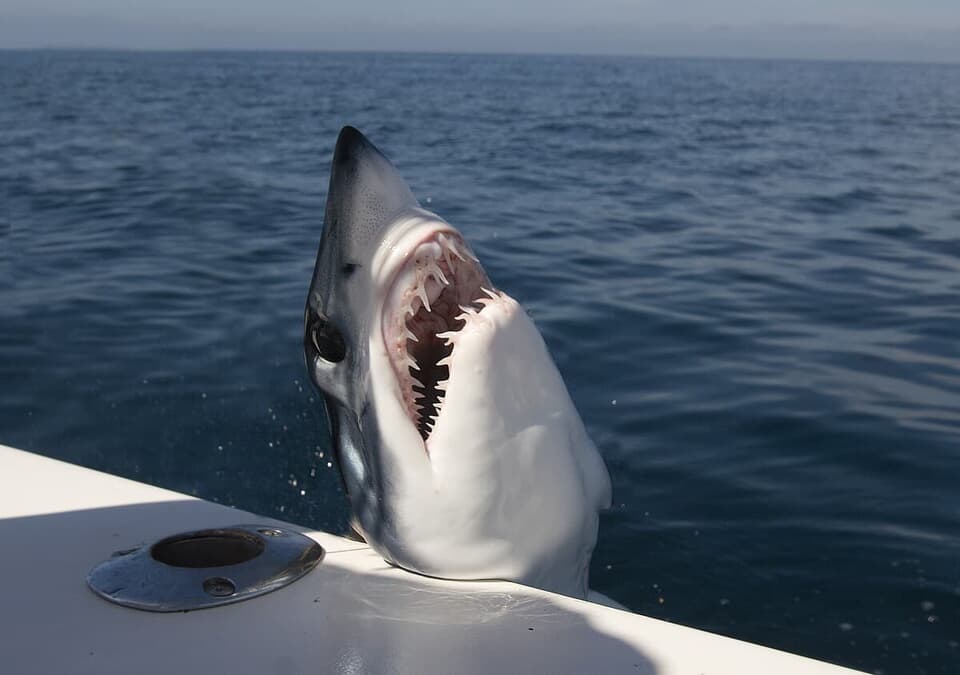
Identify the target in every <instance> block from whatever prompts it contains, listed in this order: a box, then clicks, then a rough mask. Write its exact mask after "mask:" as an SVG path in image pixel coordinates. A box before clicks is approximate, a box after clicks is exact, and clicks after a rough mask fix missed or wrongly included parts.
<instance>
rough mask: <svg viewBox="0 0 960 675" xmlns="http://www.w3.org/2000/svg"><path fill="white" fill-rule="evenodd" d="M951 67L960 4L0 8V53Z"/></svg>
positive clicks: (293, 3) (155, 1)
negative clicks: (675, 58) (567, 57)
mask: <svg viewBox="0 0 960 675" xmlns="http://www.w3.org/2000/svg"><path fill="white" fill-rule="evenodd" d="M44 46H78V47H127V48H148V49H158V48H159V49H169V48H203V47H209V48H239V49H333V50H389V51H393V50H403V51H490V52H561V53H563V52H574V53H626V54H650V55H702V56H772V57H801V58H853V59H891V60H923V61H930V60H933V61H960V0H791V1H788V0H578V1H576V2H573V1H570V0H558V1H550V0H473V1H472V2H455V1H446V2H445V1H442V0H406V1H401V0H394V1H391V0H340V1H339V2H329V1H325V0H313V1H310V0H149V1H146V0H0V47H44Z"/></svg>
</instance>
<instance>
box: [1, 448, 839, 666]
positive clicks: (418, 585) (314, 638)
mask: <svg viewBox="0 0 960 675" xmlns="http://www.w3.org/2000/svg"><path fill="white" fill-rule="evenodd" d="M261 522H262V523H267V524H270V523H273V524H277V521H275V520H272V519H269V518H262V517H259V516H256V515H252V514H249V513H247V512H243V511H238V510H236V509H231V508H228V507H224V506H219V505H216V504H211V503H209V502H205V501H202V500H199V499H193V498H190V497H187V496H185V495H181V494H178V493H175V492H170V491H167V490H162V489H159V488H155V487H151V486H148V485H143V484H140V483H136V482H133V481H129V480H126V479H123V478H117V477H115V476H110V475H107V474H103V473H99V472H96V471H91V470H89V469H83V468H80V467H77V466H73V465H70V464H66V463H63V462H59V461H56V460H52V459H48V458H44V457H40V456H38V455H34V454H30V453H27V452H23V451H20V450H15V449H12V448H7V447H5V446H0V542H2V544H0V579H2V582H0V673H3V674H4V675H32V674H34V673H35V674H37V675H41V674H42V675H57V674H60V673H63V674H71V675H72V674H74V673H76V674H81V673H91V674H92V673H96V674H98V675H102V674H109V673H117V674H123V675H134V674H143V675H147V674H150V673H158V674H160V673H162V674H163V675H169V674H170V673H176V674H177V675H194V674H204V675H207V674H211V673H230V674H231V675H239V674H242V673H256V674H257V675H265V674H267V673H271V674H272V673H284V674H287V673H289V674H299V673H311V674H312V673H317V674H320V673H324V674H326V673H344V674H360V673H412V674H413V673H415V674H418V675H421V674H427V673H444V674H448V673H449V674H453V673H458V674H459V673H462V674H464V675H470V674H473V673H591V674H594V673H596V674H599V673H633V674H638V673H639V674H643V675H679V674H683V675H750V674H763V675H839V674H840V673H853V672H855V671H852V670H848V669H845V668H840V667H837V666H832V665H829V664H826V663H821V662H819V661H814V660H811V659H806V658H802V657H799V656H794V655H792V654H787V653H784V652H779V651H776V650H773V649H768V648H765V647H759V646H756V645H752V644H748V643H745V642H740V641H738V640H733V639H730V638H724V637H720V636H717V635H712V634H710V633H705V632H703V631H699V630H694V629H692V628H685V627H682V626H677V625H674V624H670V623H667V622H664V621H659V620H655V619H650V618H647V617H643V616H640V615H637V614H631V613H628V612H624V611H620V610H616V609H611V608H608V607H602V606H599V605H595V604H591V603H587V602H583V601H580V600H574V599H571V598H567V597H563V596H559V595H555V594H552V593H548V592H545V591H540V590H538V589H533V588H527V587H524V586H520V585H517V584H513V583H507V582H453V581H442V580H437V579H430V578H426V577H421V576H418V575H415V574H411V573H409V572H405V571H403V570H400V569H396V568H392V567H389V566H388V565H386V564H385V563H384V562H383V560H382V559H381V558H380V557H379V556H377V555H376V554H375V553H374V552H373V551H371V550H370V549H369V548H368V547H367V546H366V545H364V544H360V543H357V542H354V541H350V540H347V539H343V538H340V537H335V536H333V535H330V534H326V533H323V532H315V531H310V530H307V529H305V528H299V527H295V526H294V527H293V529H296V530H298V531H300V532H303V533H305V534H307V535H308V536H310V537H311V538H313V539H314V540H316V541H317V542H319V543H320V545H322V546H323V547H324V549H326V552H327V555H326V557H325V558H324V560H323V561H322V562H321V563H320V565H319V566H318V567H317V568H316V569H314V570H313V571H312V572H310V573H309V574H307V575H306V576H305V577H303V578H302V579H300V580H299V581H296V582H295V583H293V584H292V585H290V586H288V587H286V588H283V589H281V590H279V591H276V592H274V593H270V594H268V595H264V596H261V597H258V598H254V599H251V600H248V601H244V602H239V603H236V604H232V605H226V606H223V607H217V608H213V609H205V610H198V611H192V612H180V613H170V614H159V613H153V612H145V611H138V610H134V609H128V608H126V607H121V606H118V605H115V604H112V603H109V602H107V601H105V600H103V599H101V598H99V597H97V596H96V595H94V594H93V592H91V591H90V590H89V589H88V588H87V586H86V582H85V578H86V575H87V573H88V572H89V571H90V569H91V568H92V567H94V566H95V565H96V564H97V563H99V562H101V561H102V560H104V559H106V558H107V557H109V556H110V554H111V553H112V552H114V551H116V550H119V549H125V548H130V547H132V546H136V545H139V544H143V543H149V542H153V541H155V540H157V539H159V538H161V537H164V536H167V535H170V534H174V533H178V532H182V531H186V530H195V529H201V528H207V527H222V526H229V525H235V524H238V523H261ZM282 525H283V526H286V527H290V526H289V525H287V524H282Z"/></svg>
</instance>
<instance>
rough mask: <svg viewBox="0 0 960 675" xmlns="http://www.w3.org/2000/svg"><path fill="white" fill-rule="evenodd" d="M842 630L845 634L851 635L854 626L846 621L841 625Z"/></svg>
mask: <svg viewBox="0 0 960 675" xmlns="http://www.w3.org/2000/svg"><path fill="white" fill-rule="evenodd" d="M840 630H842V631H843V632H844V633H849V632H850V631H852V630H853V624H852V623H847V622H846V621H844V622H843V623H841V624H840Z"/></svg>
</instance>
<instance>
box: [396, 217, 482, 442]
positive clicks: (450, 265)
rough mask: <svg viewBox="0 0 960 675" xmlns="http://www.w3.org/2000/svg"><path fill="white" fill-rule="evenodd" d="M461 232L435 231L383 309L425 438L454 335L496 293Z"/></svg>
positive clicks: (400, 376)
mask: <svg viewBox="0 0 960 675" xmlns="http://www.w3.org/2000/svg"><path fill="white" fill-rule="evenodd" d="M492 288H493V287H492V286H491V284H490V280H489V279H488V278H487V275H486V273H485V272H484V271H483V268H482V267H481V266H480V263H479V262H478V261H477V259H476V258H475V257H474V256H473V254H472V253H470V249H469V248H468V247H467V245H466V243H465V242H464V241H463V238H462V237H461V236H460V235H459V234H457V233H456V232H455V231H452V230H442V231H434V232H433V233H431V234H430V235H429V236H428V237H427V238H425V239H424V240H423V241H421V243H420V244H418V245H417V247H416V248H415V249H414V250H413V252H412V253H411V254H410V255H409V256H408V257H407V259H406V261H405V262H404V264H403V265H402V267H401V268H400V270H399V271H398V272H397V274H396V276H395V277H394V281H393V286H392V288H391V289H390V293H389V296H388V302H387V304H386V307H385V311H384V314H383V337H384V341H385V344H386V346H387V351H388V353H389V354H390V360H391V362H392V363H393V367H394V371H395V372H396V375H397V380H398V382H399V384H400V391H401V395H402V398H403V405H404V407H405V409H406V411H407V414H408V416H409V417H410V420H411V422H412V423H413V424H414V425H415V426H416V428H417V431H418V432H419V433H420V436H421V438H423V440H424V441H426V440H427V439H428V438H429V437H430V433H431V431H432V430H433V427H434V426H435V425H436V422H437V418H438V417H439V415H440V412H441V409H442V408H443V399H444V396H445V395H446V390H447V385H448V383H449V381H450V364H451V360H452V359H451V356H452V354H453V350H454V349H456V335H457V333H458V332H459V331H460V330H462V329H463V327H464V326H465V325H466V323H467V321H468V320H469V318H470V315H471V314H474V313H476V312H479V311H481V310H482V309H483V307H484V305H485V304H486V303H487V302H488V301H489V298H488V296H490V297H494V295H495V294H494V293H493V291H492V290H491V289H492Z"/></svg>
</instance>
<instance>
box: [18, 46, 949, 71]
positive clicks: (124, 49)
mask: <svg viewBox="0 0 960 675" xmlns="http://www.w3.org/2000/svg"><path fill="white" fill-rule="evenodd" d="M3 52H119V53H135V54H151V53H153V54H171V53H183V54H196V53H244V54H343V55H363V54H371V55H374V54H381V55H385V56H386V55H397V54H403V55H409V56H509V57H576V58H599V59H604V58H636V59H650V60H663V61H666V60H689V61H765V62H782V63H796V62H801V63H847V64H877V65H891V66H896V65H901V66H909V65H918V66H923V65H927V66H960V59H958V60H956V61H942V60H934V59H923V58H917V59H889V58H869V57H858V58H836V57H833V58H831V57H826V58H824V57H817V56H731V55H711V54H655V53H638V52H633V53H630V52H554V51H547V50H544V51H540V50H530V51H522V52H520V51H518V52H513V51H486V50H470V51H449V50H445V49H438V50H423V49H409V50H407V49H323V48H320V47H317V48H303V47H298V48H283V47H270V48H257V47H131V46H115V47H109V46H91V45H71V46H68V45H44V46H30V47H4V46H0V53H3Z"/></svg>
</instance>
